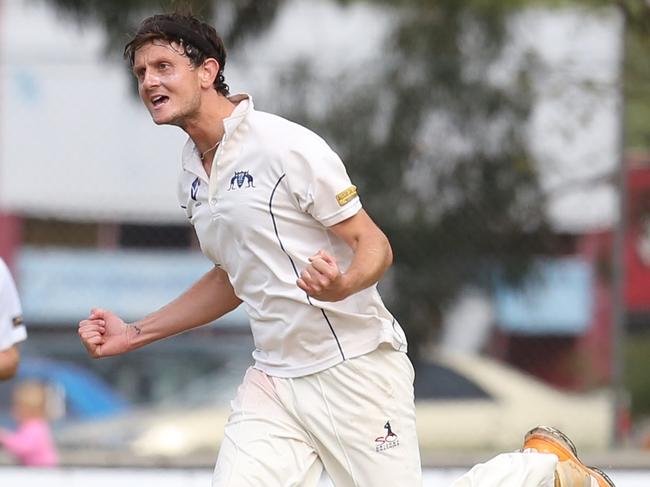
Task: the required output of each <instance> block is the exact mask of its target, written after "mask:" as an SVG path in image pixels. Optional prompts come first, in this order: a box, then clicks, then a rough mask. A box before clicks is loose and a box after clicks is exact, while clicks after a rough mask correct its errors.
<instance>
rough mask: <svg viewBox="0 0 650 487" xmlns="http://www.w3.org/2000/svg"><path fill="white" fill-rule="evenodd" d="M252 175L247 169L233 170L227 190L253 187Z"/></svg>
mask: <svg viewBox="0 0 650 487" xmlns="http://www.w3.org/2000/svg"><path fill="white" fill-rule="evenodd" d="M254 187H255V184H254V183H253V176H251V175H250V174H249V173H248V171H235V175H234V176H233V177H232V178H231V179H230V187H229V188H228V191H231V190H233V189H242V188H244V189H245V188H254Z"/></svg>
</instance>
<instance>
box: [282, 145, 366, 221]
mask: <svg viewBox="0 0 650 487" xmlns="http://www.w3.org/2000/svg"><path fill="white" fill-rule="evenodd" d="M285 169H286V177H287V183H288V185H289V190H290V192H291V193H292V195H293V196H294V198H295V199H296V201H297V204H298V206H299V207H300V209H301V210H302V211H304V212H306V213H309V214H310V215H311V216H312V217H313V218H314V219H315V220H317V221H319V222H320V223H321V224H322V225H324V226H326V227H331V226H332V225H335V224H337V223H339V222H342V221H343V220H346V219H347V218H350V217H351V216H353V215H355V214H356V213H357V212H358V211H359V210H360V209H361V200H360V199H359V195H358V194H357V188H356V186H354V185H353V184H352V182H351V181H350V177H349V176H348V173H347V171H346V169H345V166H344V165H343V162H342V161H341V158H340V157H339V156H338V155H337V154H336V153H335V152H334V151H333V150H332V149H331V148H330V147H329V146H328V145H327V144H326V143H325V141H323V140H322V139H320V138H319V137H318V136H315V134H314V137H313V139H312V140H311V141H310V144H309V146H307V147H305V146H303V147H300V148H292V149H291V150H290V151H289V154H288V155H287V163H286V165H285Z"/></svg>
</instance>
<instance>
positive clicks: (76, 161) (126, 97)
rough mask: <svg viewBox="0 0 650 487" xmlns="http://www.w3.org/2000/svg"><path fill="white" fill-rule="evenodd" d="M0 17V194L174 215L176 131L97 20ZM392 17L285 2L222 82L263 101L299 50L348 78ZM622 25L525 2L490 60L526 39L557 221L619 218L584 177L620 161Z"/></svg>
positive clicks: (41, 10) (235, 56)
mask: <svg viewBox="0 0 650 487" xmlns="http://www.w3.org/2000/svg"><path fill="white" fill-rule="evenodd" d="M0 22H1V26H0V36H1V37H0V40H1V42H0V63H1V64H0V90H1V91H0V206H1V207H4V208H6V209H9V210H14V211H17V212H21V213H25V214H31V215H39V216H57V217H64V218H70V219H75V220H81V221H135V222H181V221H183V219H184V218H185V217H184V214H183V213H182V212H181V211H180V210H179V208H178V203H177V201H176V177H177V174H178V171H179V169H180V150H181V147H182V145H183V143H184V141H185V139H186V136H185V135H184V134H183V133H182V132H181V131H180V130H178V129H176V128H173V127H158V126H155V125H154V124H153V123H152V122H151V120H150V118H149V115H148V113H147V112H146V110H145V109H144V108H143V107H142V106H141V105H140V102H139V101H138V100H137V98H136V97H135V96H134V95H133V93H134V92H133V90H132V88H131V85H130V83H131V80H130V79H129V77H128V76H127V75H126V74H125V67H124V65H123V64H122V62H121V60H120V59H119V58H110V59H107V57H106V55H105V53H104V35H103V33H102V32H101V31H100V30H99V29H98V28H97V27H96V26H93V25H85V26H80V25H78V24H76V23H74V22H73V21H70V20H69V19H64V18H61V16H60V15H58V14H57V13H56V12H55V11H53V10H52V8H51V7H49V5H48V4H47V3H46V2H43V1H42V0H31V1H27V0H4V1H3V2H2V15H1V16H0ZM25 26H29V29H26V28H25ZM390 26H391V15H390V14H389V13H388V12H386V11H384V10H381V9H379V8H377V7H371V6H368V5H364V4H361V3H355V4H353V5H350V6H341V5H337V4H334V3H331V2H329V1H327V0H316V1H312V2H305V1H301V0H291V1H288V2H287V3H286V4H285V6H284V7H283V8H282V9H281V11H280V12H279V15H278V16H277V18H276V20H275V23H274V24H273V25H272V26H271V28H270V29H269V31H268V32H266V33H265V34H264V35H262V36H261V37H260V38H258V39H255V40H252V41H250V42H247V43H246V44H245V45H244V46H243V47H242V48H241V49H238V50H237V51H235V52H231V53H230V56H229V61H228V65H227V68H226V76H227V81H228V83H229V84H230V86H231V89H232V91H234V92H239V91H247V92H250V93H252V94H253V97H254V100H255V102H256V105H257V106H258V107H262V108H264V109H269V110H273V109H275V108H276V107H277V105H278V102H277V100H276V93H277V88H278V83H279V82H280V81H278V78H277V76H275V75H276V74H281V73H282V72H284V70H286V69H289V68H290V66H291V64H292V63H293V62H295V61H296V60H304V61H306V62H308V63H310V65H311V66H312V67H313V68H314V69H315V70H316V72H317V73H319V75H320V77H322V78H323V79H327V78H328V76H329V77H336V76H338V75H344V76H346V79H349V80H350V82H354V73H355V70H358V68H359V66H371V65H372V64H373V63H380V62H381V46H382V43H383V42H384V41H385V38H386V36H387V35H388V34H389V32H390ZM620 31H621V22H620V19H619V18H618V17H617V16H616V15H614V14H612V13H611V12H609V13H600V14H596V15H594V14H589V15H586V14H585V13H584V12H578V11H569V10H563V11H553V12H549V11H543V10H531V11H527V12H525V13H524V14H522V15H519V16H518V17H517V18H515V19H514V20H513V22H512V39H513V41H512V42H511V44H510V46H509V48H508V49H507V50H506V53H505V54H504V58H503V61H502V63H500V64H499V65H498V66H495V68H494V72H493V73H492V75H493V77H494V79H495V82H499V80H500V79H501V80H502V81H503V80H505V79H507V76H508V73H509V72H511V71H512V69H513V67H514V66H516V64H517V62H519V60H520V59H521V58H522V56H524V55H525V54H526V53H528V52H530V51H531V50H532V51H533V52H535V53H536V55H537V56H538V58H539V60H540V66H541V68H540V70H539V76H538V78H537V80H538V81H537V83H536V85H535V97H536V98H535V100H534V103H533V113H532V117H531V120H530V124H529V141H530V147H531V150H532V152H533V154H534V155H535V156H536V159H537V161H538V165H539V171H540V174H541V180H542V185H543V187H544V188H545V189H546V190H547V191H548V192H549V193H550V194H551V195H552V197H551V198H550V199H549V203H548V206H547V212H548V215H549V217H550V219H551V221H552V223H553V225H554V226H555V227H556V228H558V229H561V230H567V231H576V232H580V231H590V230H597V229H602V228H607V227H609V226H611V225H612V224H613V223H614V222H615V221H616V218H617V214H618V206H617V201H616V193H615V188H614V187H613V186H612V183H611V182H601V183H598V184H594V183H593V182H592V180H593V179H594V178H598V177H600V176H603V175H605V176H606V175H608V174H610V173H611V172H612V171H614V170H615V169H616V167H617V165H618V164H619V140H620V139H619V136H620V128H619V127H620V118H619V100H618V90H617V84H616V82H617V77H618V67H619V58H620V42H619V40H620ZM316 94H317V93H316ZM316 98H318V97H316ZM585 181H587V182H588V184H585Z"/></svg>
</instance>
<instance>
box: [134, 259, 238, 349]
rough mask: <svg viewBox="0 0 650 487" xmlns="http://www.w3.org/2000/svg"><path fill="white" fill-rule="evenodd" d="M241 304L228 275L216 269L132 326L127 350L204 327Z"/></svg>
mask: <svg viewBox="0 0 650 487" xmlns="http://www.w3.org/2000/svg"><path fill="white" fill-rule="evenodd" d="M239 304H241V300H240V299H239V298H238V297H237V296H236V295H235V292H234V290H233V288H232V285H231V284H230V281H229V279H228V276H227V274H226V273H225V272H224V271H223V270H221V269H219V268H217V267H215V268H214V269H212V270H210V271H209V272H207V273H206V274H205V275H204V276H203V277H202V278H201V279H200V280H199V281H197V282H196V283H195V284H194V285H193V286H192V287H191V288H190V289H188V290H187V291H186V292H185V293H183V294H182V295H181V296H179V297H178V298H177V299H175V300H174V301H172V302H171V303H169V304H168V305H166V306H164V307H163V308H161V309H159V310H158V311H156V312H155V313H152V314H150V315H149V316H147V317H146V318H144V319H142V320H139V321H136V322H134V323H131V324H130V326H129V327H128V330H127V333H128V334H129V345H130V348H131V349H132V350H133V349H137V348H140V347H142V346H144V345H146V344H148V343H151V342H154V341H156V340H160V339H162V338H167V337H169V336H172V335H176V334H178V333H181V332H184V331H187V330H190V329H192V328H196V327H198V326H202V325H205V324H206V323H210V322H211V321H214V320H216V319H217V318H219V317H221V316H223V315H224V314H226V313H228V312H229V311H232V310H233V309H235V308H236V307H237V306H239Z"/></svg>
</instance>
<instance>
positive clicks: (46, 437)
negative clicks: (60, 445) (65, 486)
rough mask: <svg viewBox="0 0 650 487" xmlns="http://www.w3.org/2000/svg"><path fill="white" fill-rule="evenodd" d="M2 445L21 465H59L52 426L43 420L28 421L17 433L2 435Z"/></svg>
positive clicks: (0, 440)
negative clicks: (51, 430) (51, 431)
mask: <svg viewBox="0 0 650 487" xmlns="http://www.w3.org/2000/svg"><path fill="white" fill-rule="evenodd" d="M0 445H2V446H4V447H5V448H6V449H7V451H8V452H9V453H10V454H11V455H13V456H14V457H16V460H17V461H18V463H20V464H21V465H25V466H31V467H53V466H56V465H57V464H58V463H59V458H58V455H57V453H56V448H55V446H54V441H53V440H52V434H51V433H50V426H49V424H48V423H47V422H46V421H44V420H42V419H30V420H27V421H25V422H24V423H21V424H20V426H19V427H18V430H17V431H16V432H14V433H7V434H2V435H0Z"/></svg>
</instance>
